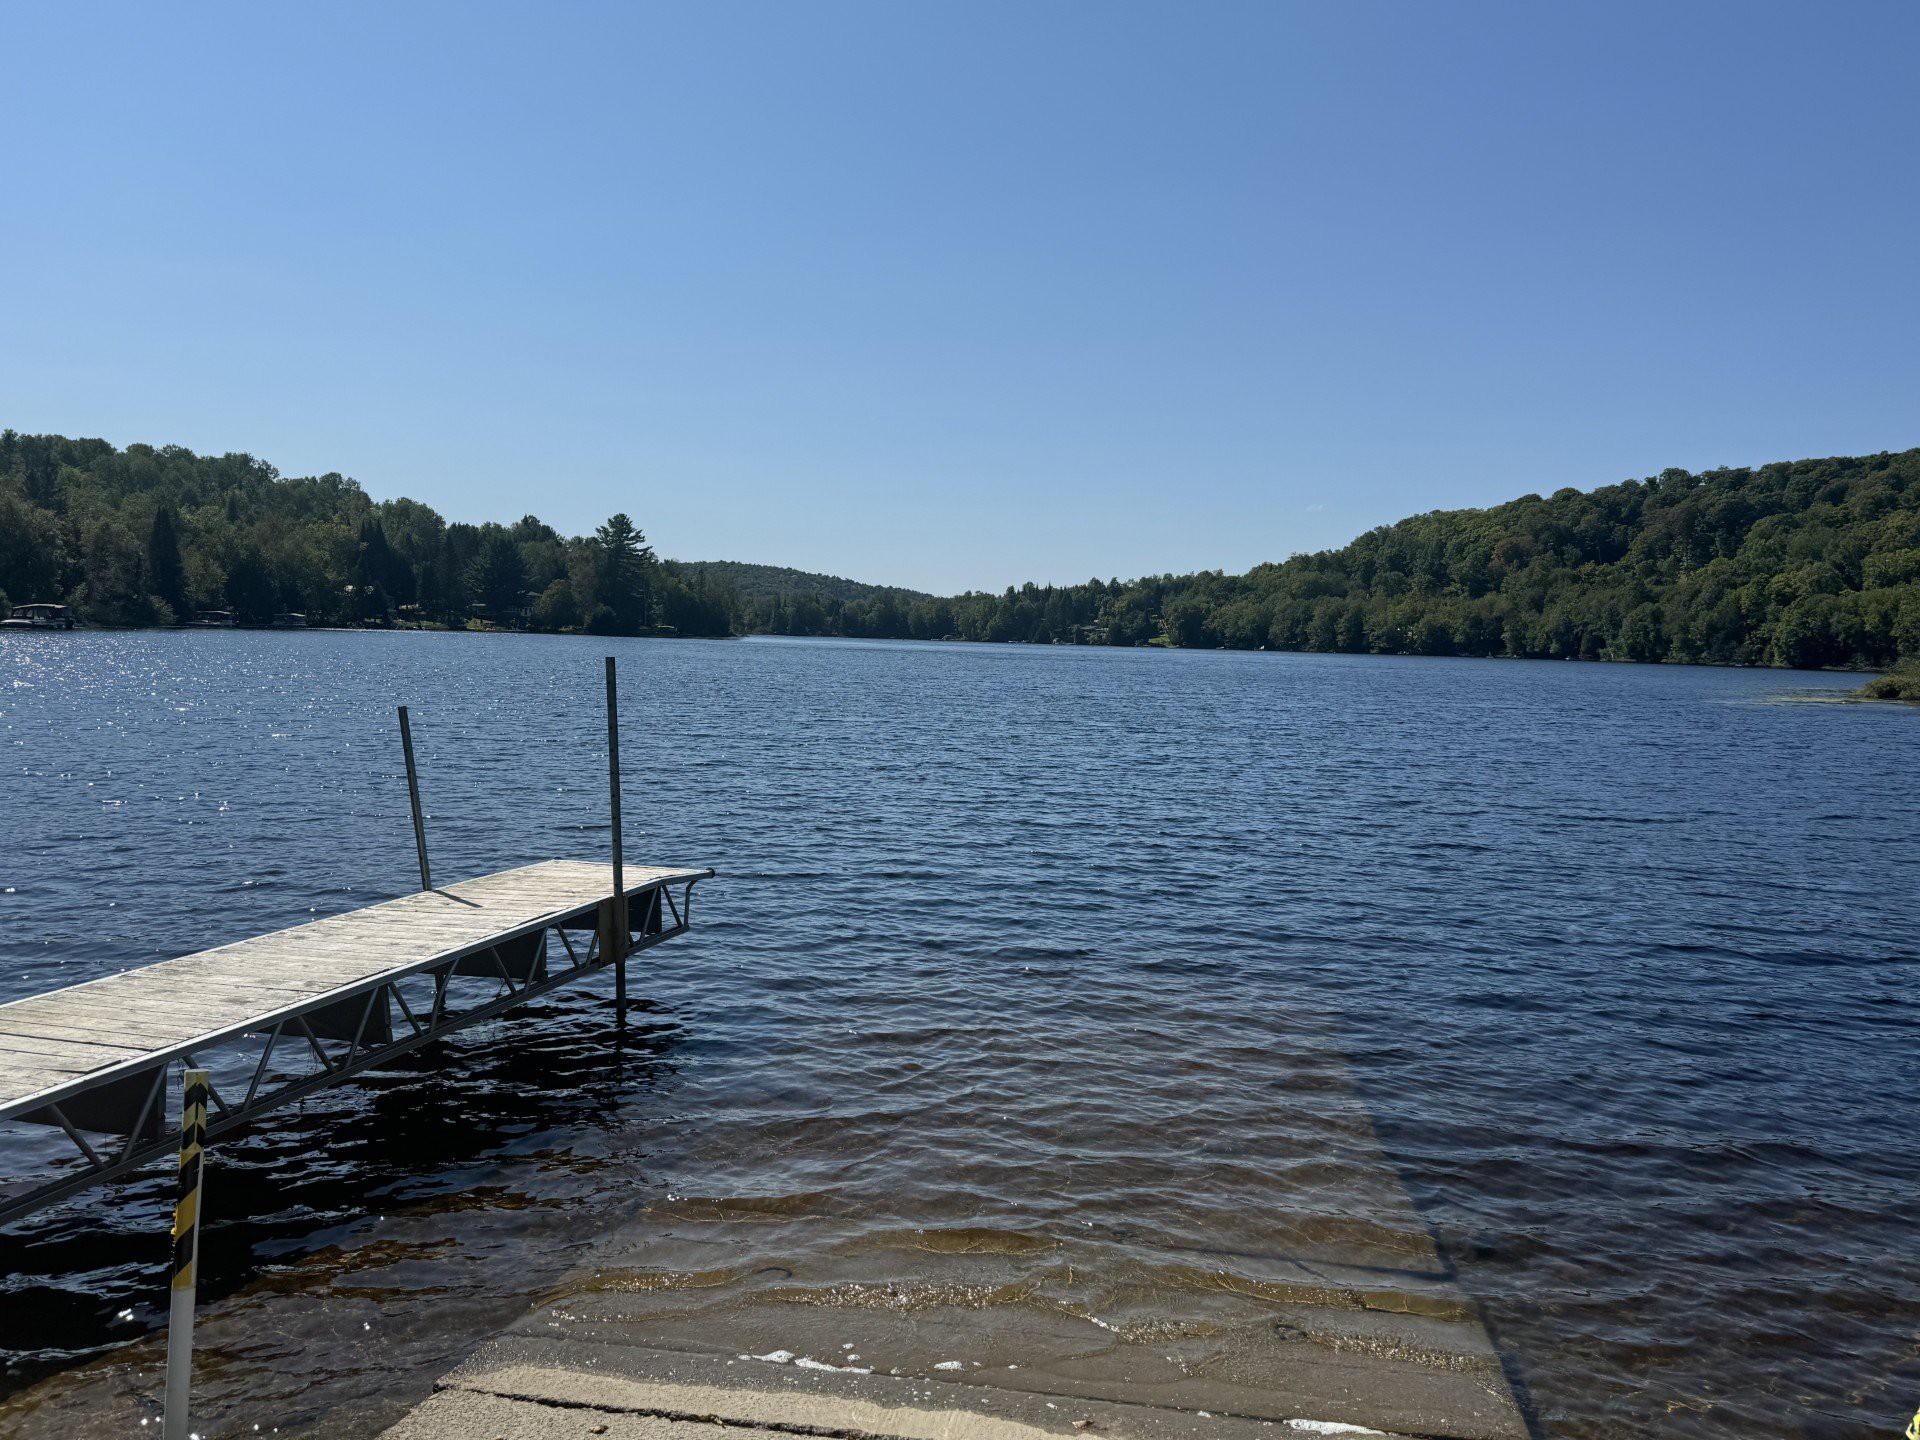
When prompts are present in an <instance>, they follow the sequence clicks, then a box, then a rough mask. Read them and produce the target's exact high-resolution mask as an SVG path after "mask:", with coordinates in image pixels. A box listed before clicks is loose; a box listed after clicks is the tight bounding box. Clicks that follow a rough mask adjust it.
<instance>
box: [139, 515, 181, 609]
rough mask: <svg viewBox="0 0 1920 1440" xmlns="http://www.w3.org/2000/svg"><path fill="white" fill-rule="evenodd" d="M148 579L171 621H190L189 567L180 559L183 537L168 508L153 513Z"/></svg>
mask: <svg viewBox="0 0 1920 1440" xmlns="http://www.w3.org/2000/svg"><path fill="white" fill-rule="evenodd" d="M147 579H148V583H149V584H150V585H151V586H152V587H153V593H154V594H155V595H157V596H158V597H159V598H160V600H161V602H162V603H163V604H164V605H165V606H166V607H167V615H166V618H167V619H169V620H173V619H179V620H184V619H186V618H187V567H186V564H185V562H184V561H182V560H181V558H180V537H179V535H178V533H177V532H176V531H175V529H174V524H173V511H171V510H169V509H168V508H167V507H166V506H165V505H162V506H160V507H158V508H157V509H156V510H155V511H154V512H153V528H152V529H151V530H149V531H148V532H147Z"/></svg>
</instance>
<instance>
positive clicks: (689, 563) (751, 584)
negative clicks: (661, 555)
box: [674, 560, 933, 603]
mask: <svg viewBox="0 0 1920 1440" xmlns="http://www.w3.org/2000/svg"><path fill="white" fill-rule="evenodd" d="M674 563H675V564H676V565H678V566H679V567H680V569H681V571H682V572H683V573H684V574H686V575H687V576H688V577H689V578H693V577H698V578H701V579H704V580H706V581H707V582H708V583H709V584H712V585H715V586H718V587H720V588H723V589H731V590H732V591H733V593H734V594H735V595H736V596H738V597H739V598H740V599H741V600H742V601H743V602H748V603H751V602H753V601H766V600H790V599H792V598H793V597H794V596H795V595H818V596H820V597H821V598H822V599H823V600H838V601H841V602H842V603H845V602H847V601H851V600H870V599H873V598H875V597H877V596H881V595H891V596H893V597H894V598H895V599H896V600H903V601H911V600H931V599H932V598H933V597H932V596H931V595H928V594H927V593H926V592H924V591H921V590H904V589H901V588H900V587H899V586H897V585H869V584H867V583H866V582H865V581H861V580H848V579H846V578H845V577H843V576H840V575H816V574H815V573H813V572H812V571H811V570H794V569H791V568H789V567H788V566H785V565H754V564H751V563H749V562H748V561H745V560H677V561H675V562H674Z"/></svg>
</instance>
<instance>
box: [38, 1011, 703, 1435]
mask: <svg viewBox="0 0 1920 1440" xmlns="http://www.w3.org/2000/svg"><path fill="white" fill-rule="evenodd" d="M679 1037H680V1028H679V1026H678V1025H677V1024H675V1023H674V1022H672V1021H671V1020H670V1019H668V1018H666V1017H663V1016H660V1015H657V1014H655V1013H653V1012H652V1009H651V1007H650V1006H648V1005H646V1004H645V1003H644V1002H642V1003H641V1004H639V1005H638V1006H637V1007H635V1008H633V1009H630V1011H629V1018H628V1023H627V1025H626V1026H625V1027H624V1028H622V1027H620V1026H618V1025H617V1024H616V1022H615V1016H614V1012H613V1009H612V1007H611V1004H610V1003H609V1002H608V1001H607V1000H606V999H605V997H603V996H599V995H595V994H590V993H564V994H560V995H556V996H549V997H546V998H544V999H543V1000H541V1001H537V1002H535V1003H533V1004H530V1005H529V1006H527V1007H526V1008H525V1009H524V1010H523V1011H521V1012H518V1014H517V1017H516V1020H515V1022H513V1023H506V1022H502V1021H494V1022H490V1023H488V1024H484V1025H482V1026H479V1027H476V1028H475V1029H474V1030H473V1031H471V1032H467V1033H464V1034H461V1035H457V1036H454V1037H450V1038H449V1039H447V1040H444V1041H441V1042H439V1043H438V1044H436V1045H435V1046H433V1047H430V1048H429V1049H426V1050H421V1051H416V1052H413V1053H412V1054H409V1055H404V1056H401V1057H398V1058H397V1059H396V1060H394V1061H393V1062H391V1063H390V1064H389V1065H387V1066H385V1067H383V1068H381V1069H377V1070H370V1071H367V1072H365V1073H363V1074H362V1075H361V1076H359V1077H358V1078H357V1079H356V1080H355V1081H353V1082H352V1083H350V1084H348V1085H346V1086H344V1087H340V1088H337V1089H335V1090H331V1091H326V1092H323V1093H322V1094H321V1095H320V1096H318V1097H316V1098H312V1099H309V1100H307V1101H305V1102H303V1103H299V1104H295V1105H292V1106H289V1107H287V1108H286V1109H284V1110H281V1111H276V1112H271V1113H269V1115H268V1116H267V1117H266V1118H265V1120H264V1121H263V1122H262V1123H261V1124H259V1125H257V1126H255V1127H252V1128H250V1129H247V1130H243V1131H241V1132H238V1133H236V1134H234V1135H231V1136H228V1137H226V1138H224V1139H222V1140H221V1141H220V1142H218V1143H217V1144H216V1146H215V1147H214V1150H213V1151H212V1158H211V1160H210V1162H209V1167H208V1171H209V1173H208V1182H207V1184H208V1193H209V1197H210V1199H209V1214H208V1219H207V1222H206V1224H205V1226H204V1229H203V1232H202V1243H201V1254H202V1268H201V1281H200V1294H201V1315H200V1320H199V1324H198V1325H197V1327H196V1351H197V1353H196V1357H195V1358H196V1363H195V1397H194V1398H195V1429H196V1431H197V1432H198V1433H201V1434H203V1435H209V1436H214V1435H224V1434H240V1433H243V1432H244V1433H253V1430H254V1427H255V1426H256V1425H257V1426H259V1427H260V1430H261V1431H262V1432H263V1433H264V1432H268V1431H273V1430H278V1431H280V1432H281V1433H283V1434H297V1433H300V1432H301V1431H303V1430H307V1429H309V1428H311V1427H314V1426H317V1425H320V1424H321V1423H322V1421H323V1420H324V1426H325V1429H326V1431H327V1432H329V1433H330V1432H333V1431H335V1430H336V1429H344V1430H346V1431H348V1432H356V1431H357V1432H360V1433H371V1432H372V1431H373V1430H376V1429H378V1428H379V1426H380V1424H381V1423H383V1422H384V1421H386V1420H390V1419H392V1418H393V1416H394V1415H395V1414H397V1413H398V1411H399V1410H400V1409H402V1408H404V1406H405V1404H406V1403H408V1402H409V1400H417V1399H419V1398H420V1397H421V1396H422V1395H424V1394H425V1393H426V1390H427V1389H428V1388H429V1387H430V1386H431V1383H432V1380H433V1377H434V1376H435V1375H436V1374H437V1373H439V1371H440V1370H441V1369H444V1368H445V1367H446V1366H447V1365H449V1364H451V1363H452V1362H453V1361H454V1360H456V1359H458V1358H459V1356H460V1355H461V1354H463V1353H464V1352H465V1351H466V1350H467V1349H468V1348H470V1347H471V1346H472V1345H473V1344H474V1343H475V1341H476V1340H478V1339H479V1338H481V1337H482V1336H484V1335H486V1334H487V1333H489V1332H490V1331H492V1330H494V1329H497V1328H498V1327H499V1326H501V1325H503V1324H505V1323H506V1322H507V1321H508V1320H510V1319H512V1318H513V1317H515V1316H517V1315H518V1314H520V1313H521V1312H522V1311H523V1310H524V1308H525V1305H526V1299H527V1295H528V1294H529V1292H530V1291H531V1290H536V1289H537V1288H538V1287H539V1286H540V1285H541V1284H543V1283H548V1282H549V1281H550V1280H551V1278H552V1277H554V1276H556V1275H558V1274H560V1273H562V1272H563V1271H564V1270H565V1268H566V1266H567V1265H568V1263H569V1256H570V1255H571V1253H572V1250H573V1247H574V1246H576V1245H578V1244H579V1243H581V1242H582V1241H583V1240H584V1239H585V1238H586V1237H588V1236H591V1235H592V1234H594V1233H596V1232H597V1231H598V1230H599V1229H600V1228H601V1227H603V1226H605V1225H606V1224H608V1223H612V1222H613V1221H615V1220H617V1219H618V1217H619V1214H620V1208H619V1207H620V1206H622V1205H628V1206H637V1205H638V1204H640V1203H642V1200H641V1198H640V1197H641V1196H642V1195H643V1194H644V1187H645V1186H646V1184H647V1180H646V1161H645V1156H644V1154H643V1153H637V1152H636V1151H635V1150H634V1149H633V1148H631V1147H632V1144H633V1135H632V1132H631V1129H630V1128H629V1127H632V1126H633V1125H634V1124H635V1123H636V1122H638V1121H641V1120H642V1118H643V1117H644V1115H645V1114H646V1113H647V1111H648V1108H649V1107H650V1106H652V1105H655V1104H658V1103H659V1101H660V1099H661V1097H663V1096H664V1095H665V1094H666V1093H667V1092H668V1090H670V1088H671V1080H672V1073H673V1060H672V1054H673V1050H674V1047H675V1045H676V1043H677V1041H678V1039H679ZM613 1173H617V1174H618V1175H619V1176H620V1177H621V1181H620V1183H619V1184H618V1185H613V1184H609V1183H608V1177H609V1175H610V1174H613ZM172 1203H173V1194H172V1178H171V1176H170V1175H167V1174H164V1173H152V1172H149V1173H146V1174H144V1175H142V1176H141V1177H140V1178H138V1179H135V1180H129V1181H124V1182H120V1183H118V1184H115V1185H111V1186H110V1187H108V1188H105V1189H95V1190H92V1191H88V1192H83V1193H82V1195H81V1196H80V1197H79V1198H77V1199H75V1200H71V1201H68V1202H66V1203H64V1204H61V1205H58V1206H55V1207H53V1208H51V1209H49V1210H46V1211H43V1212H41V1213H39V1214H38V1215H36V1216H34V1217H31V1218H30V1219H27V1220H23V1221H19V1222H16V1223H15V1224H13V1225H12V1226H9V1227H6V1228H4V1229H0V1271H3V1272H4V1274H5V1276H6V1279H5V1281H4V1286H3V1288H0V1354H4V1356H5V1368H4V1372H3V1373H4V1383H5V1387H6V1390H7V1391H8V1392H11V1393H10V1397H9V1399H8V1401H7V1403H5V1404H4V1406H0V1435H6V1436H9V1437H13V1436H19V1437H23V1440H24V1437H29V1436H40V1435H46V1436H74V1437H85V1436H92V1435H103V1436H104V1435H125V1434H128V1433H132V1432H133V1431H134V1430H136V1429H137V1428H138V1427H139V1426H140V1424H141V1423H142V1422H143V1421H148V1422H152V1423H157V1418H156V1417H157V1416H158V1414H159V1380H160V1363H161V1360H162V1358H163V1355H164V1348H165V1341H164V1333H163V1332H164V1327H165V1322H166V1310H165V1298H166V1297H165V1291H164V1288H163V1285H162V1283H161V1281H160V1280H159V1279H158V1278H157V1277H162V1276H164V1274H165V1267H166V1254H167V1248H168V1241H167V1230H168V1226H169V1224H170V1221H171V1213H172ZM316 1433H319V1432H316Z"/></svg>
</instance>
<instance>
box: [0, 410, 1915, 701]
mask: <svg viewBox="0 0 1920 1440" xmlns="http://www.w3.org/2000/svg"><path fill="white" fill-rule="evenodd" d="M816 583H817V584H818V585H819V587H820V588H818V589H813V588H797V587H800V586H803V585H814V584H816ZM9 598H11V600H12V601H13V602H15V603H24V602H26V601H30V600H55V601H60V602H64V603H70V604H72V605H74V606H75V607H76V608H77V609H78V610H79V612H80V613H81V614H82V616H83V618H86V619H89V620H91V621H94V622H95V623H102V624H163V623H167V622H169V621H172V620H176V619H181V618H185V617H187V616H190V615H193V614H195V613H197V612H199V611H203V610H209V609H224V610H231V611H233V612H235V613H236V614H237V615H238V616H239V617H240V618H241V619H242V620H243V621H250V622H265V621H267V620H269V619H270V618H271V617H272V616H273V615H275V614H278V613H282V612H286V611H299V612H303V613H305V614H306V615H307V616H308V617H309V619H310V620H311V621H312V622H313V623H316V624H322V623H324V624H365V625H382V624H408V623H426V624H446V625H469V626H470V625H500V626H505V627H507V628H515V629H535V630H589V631H593V632H596V633H606V634H646V633H652V632H655V631H658V630H661V629H663V628H664V629H669V630H672V631H676V632H678V633H680V634H684V635H729V634H743V633H772V634H786V635H836V636H856V637H868V638H876V639H920V640H942V639H958V640H977V641H994V642H1025V643H1031V644H1047V643H1054V644H1085V645H1168V646H1181V647H1216V648H1217V647H1225V648H1234V649H1273V650H1314V651H1340V652H1347V653H1373V654H1416V655H1483V656H1491V655H1504V656H1521V657H1533V658H1578V659H1589V660H1592V659H1614V660H1641V661H1654V660H1671V661H1691V662H1708V663H1732V664H1755V665H1788V666H1857V667H1862V668H1884V667H1886V666H1888V665H1891V664H1892V663H1894V662H1895V661H1896V660H1898V659H1900V658H1902V657H1908V658H1912V657H1920V450H1909V451H1904V452H1900V453H1897V454H1879V455H1871V456H1865V457H1860V458H1836V459H1824V460H1803V461H1795V462H1787V463H1780V464H1774V465H1766V466H1762V467H1760V468H1758V469H1751V470H1749V469H1732V468H1726V469H1718V470H1710V471H1706V472H1704V473H1701V474H1692V473H1689V472H1687V471H1684V470H1667V471H1665V472H1663V473H1662V474H1660V475H1658V476H1655V477H1652V478H1649V479H1645V480H1629V481H1625V482H1622V483H1621V484H1618V485H1610V486H1605V487H1602V488H1600V489H1597V490H1592V491H1584V492H1583V491H1579V490H1574V489H1562V490H1557V491H1555V492H1554V493H1553V494H1551V495H1549V496H1544V497H1543V496H1540V495H1526V496H1522V497H1521V498H1520V499H1518V500H1513V501H1509V502H1508V503H1506V504H1504V505H1497V506H1493V507H1491V508H1488V509H1482V510H1451V511H1434V512H1431V513H1429V514H1425V515H1418V516H1414V517H1412V518H1410V519H1406V520H1402V521H1400V522H1398V523H1396V524H1393V525H1385V526H1381V527H1379V528H1378V529H1375V530H1370V531H1368V532H1367V533H1366V534H1365V535H1362V536H1360V537H1359V538H1358V539H1356V540H1354V541H1353V542H1352V543H1350V544H1348V545H1345V546H1342V547H1340V548H1339V549H1336V550H1324V551H1319V552H1316V553H1313V554H1303V555H1295V556H1293V557H1292V558H1290V559H1288V560H1285V561H1281V562H1278V563H1274V564H1267V565H1259V566H1256V567H1254V568H1253V569H1252V570H1250V571H1248V572H1247V573H1246V574H1243V575H1228V574H1224V573H1222V572H1219V571H1203V572H1200V573H1198V574H1192V575H1158V576H1148V577H1143V578H1140V579H1135V580H1126V581H1122V580H1120V579H1117V578H1115V579H1109V580H1099V579H1091V580H1088V581H1086V582H1085V583H1084V584H1079V585H1065V586H1053V585H1048V586H1040V585H1033V584H1028V585H1023V586H1019V587H1009V588H1008V589H1006V590H1005V591H1004V592H1001V593H998V594H993V593H983V592H969V593H967V594H963V595H955V596H947V597H937V596H928V595H924V594H920V593H918V592H914V591H908V590H896V589H887V588H884V587H875V586H867V585H860V584H857V583H855V582H852V581H841V580H838V579H836V578H835V577H814V576H804V575H801V574H800V573H799V572H793V571H783V570H778V569H776V568H775V567H767V566H744V565H736V564H731V563H729V562H703V563H694V564H688V565H679V564H676V563H675V562H673V561H668V560H662V559H660V558H658V557H657V556H656V555H655V553H654V551H653V549H652V547H651V546H650V545H648V544H647V541H646V537H645V536H644V535H643V534H642V533H641V532H640V531H639V529H638V528H637V527H635V526H634V524H633V522H632V521H631V520H630V519H629V518H628V517H627V516H625V515H616V516H613V517H612V518H610V519H609V520H608V521H607V523H606V524H605V525H602V526H601V527H599V529H598V530H596V532H595V533H594V534H592V535H589V536H579V537H572V538H568V537H564V536H562V535H560V534H559V533H558V532H556V531H555V530H554V529H553V528H552V527H551V526H548V525H546V524H544V523H543V522H541V521H540V520H538V519H536V518H535V517H533V516H531V515H529V516H526V517H524V518H522V519H521V520H519V521H517V522H515V523H514V524H512V525H498V524H491V523H489V524H485V525H467V524H461V523H449V522H448V521H446V520H444V519H443V518H442V517H441V516H440V515H438V514H437V513H436V512H435V511H433V510H432V509H431V508H430V507H428V506H426V505H422V504H420V503H419V502H418V501H414V500H406V499H399V500H389V501H375V500H372V499H370V498H369V497H368V496H367V495H366V494H365V493H364V492H363V491H362V490H361V489H360V487H359V486H358V485H357V484H355V483H354V482H353V481H352V480H349V479H346V478H344V477H342V476H340V475H338V474H328V475H322V476H319V477H314V478H299V479H295V478H287V477H283V476H281V475H280V474H279V473H278V472H277V471H275V470H274V469H273V467H272V466H270V465H267V464H266V463H265V462H263V461H260V460H257V459H255V458H253V457H252V456H248V455H223V456H217V457H216V456H199V455H195V454H193V453H192V452H191V451H188V450H185V449H182V448H180V447H178V446H166V447H161V448H155V447H152V446H146V445H130V446H128V447H127V448H126V449H124V450H117V449H115V448H114V447H113V446H111V445H109V444H107V443H106V442H105V441H100V440H75V439H67V438H65V437H62V436H56V435H18V434H15V433H14V432H12V431H6V432H4V433H0V607H3V606H5V604H6V603H7V601H8V599H9Z"/></svg>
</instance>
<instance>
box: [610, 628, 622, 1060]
mask: <svg viewBox="0 0 1920 1440" xmlns="http://www.w3.org/2000/svg"><path fill="white" fill-rule="evenodd" d="M607 790H608V793H609V794H610V795H611V797H612V799H613V916H612V919H613V923H612V925H611V926H610V927H609V929H610V931H611V932H612V933H611V935H610V936H609V938H610V939H611V940H612V942H613V1007H614V1014H615V1016H616V1017H617V1018H618V1019H619V1021H620V1023H622V1024H625V1023H626V1019H627V884H626V867H625V863H624V860H623V857H622V855H621V851H620V701H619V697H618V694H617V692H616V690H615V686H614V678H613V656H611V655H609V656H607Z"/></svg>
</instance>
